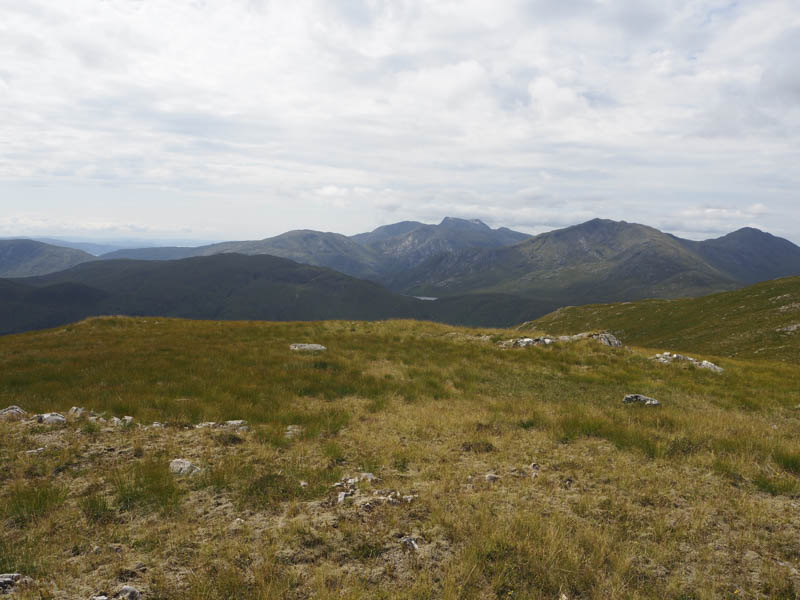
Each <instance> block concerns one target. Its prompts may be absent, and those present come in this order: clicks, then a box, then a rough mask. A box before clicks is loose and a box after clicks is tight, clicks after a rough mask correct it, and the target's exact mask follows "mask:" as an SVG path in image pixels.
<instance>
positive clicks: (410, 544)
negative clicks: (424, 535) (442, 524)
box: [400, 535, 419, 551]
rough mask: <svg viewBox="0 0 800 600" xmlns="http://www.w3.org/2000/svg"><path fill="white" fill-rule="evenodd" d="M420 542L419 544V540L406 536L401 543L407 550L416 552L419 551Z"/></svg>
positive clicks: (401, 539)
mask: <svg viewBox="0 0 800 600" xmlns="http://www.w3.org/2000/svg"><path fill="white" fill-rule="evenodd" d="M418 542H419V538H415V537H413V536H410V535H404V536H403V537H402V538H400V543H401V544H403V546H405V547H406V548H409V549H411V550H415V551H416V550H419V543H418Z"/></svg>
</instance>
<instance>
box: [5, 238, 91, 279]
mask: <svg viewBox="0 0 800 600" xmlns="http://www.w3.org/2000/svg"><path fill="white" fill-rule="evenodd" d="M90 260H95V257H94V256H92V255H91V254H89V253H88V252H84V251H82V250H76V249H74V248H63V247H61V246H53V245H51V244H45V243H42V242H35V241H33V240H0V277H28V276H31V275H44V274H47V273H54V272H56V271H62V270H64V269H69V268H70V267H73V266H75V265H78V264H80V263H83V262H87V261H90Z"/></svg>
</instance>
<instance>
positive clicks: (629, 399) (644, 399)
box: [622, 394, 661, 406]
mask: <svg viewBox="0 0 800 600" xmlns="http://www.w3.org/2000/svg"><path fill="white" fill-rule="evenodd" d="M622 401H623V402H624V403H625V404H644V405H645V406H661V402H659V401H658V400H656V399H655V398H651V397H650V396H644V395H642V394H628V395H627V396H625V397H624V398H623V399H622Z"/></svg>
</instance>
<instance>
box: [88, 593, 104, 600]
mask: <svg viewBox="0 0 800 600" xmlns="http://www.w3.org/2000/svg"><path fill="white" fill-rule="evenodd" d="M91 600H108V596H107V595H106V594H98V595H97V596H92V598H91Z"/></svg>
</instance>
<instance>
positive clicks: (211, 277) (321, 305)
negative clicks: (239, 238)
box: [0, 253, 555, 333]
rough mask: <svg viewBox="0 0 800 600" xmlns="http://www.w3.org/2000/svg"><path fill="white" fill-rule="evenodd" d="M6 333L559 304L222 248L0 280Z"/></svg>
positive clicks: (511, 316)
mask: <svg viewBox="0 0 800 600" xmlns="http://www.w3.org/2000/svg"><path fill="white" fill-rule="evenodd" d="M2 289H8V290H9V292H8V293H7V294H3V295H0V333H9V332H17V331H25V330H28V329H36V328H42V327H51V326H55V325H59V324H62V323H66V322H69V321H75V320H77V319H81V318H84V317H87V316H93V315H109V314H123V315H153V316H162V317H169V316H173V317H186V318H194V319H237V320H238V319H260V320H272V321H286V320H317V319H361V320H372V319H388V318H408V317H414V318H420V319H428V320H444V321H447V322H451V323H469V324H489V325H497V326H502V325H509V324H512V323H514V322H519V321H520V320H524V319H530V318H535V317H536V316H539V315H542V314H545V313H546V312H548V311H549V310H552V309H553V308H555V306H554V305H552V304H547V303H542V302H536V301H531V300H527V299H522V298H514V297H502V298H499V299H498V298H495V297H492V298H487V297H485V296H482V295H473V296H469V297H466V298H464V299H459V298H452V299H448V300H447V301H445V302H438V301H437V302H426V301H422V300H417V299H415V298H411V297H409V296H403V295H400V294H396V293H393V292H390V291H389V290H387V289H385V288H383V287H381V286H380V285H378V284H376V283H373V282H370V281H364V280H360V279H356V278H353V277H349V276H347V275H343V274H341V273H339V272H337V271H334V270H331V269H326V268H321V267H314V266H310V265H303V264H299V263H296V262H293V261H291V260H287V259H283V258H278V257H275V256H269V255H254V256H245V255H241V254H232V253H226V254H217V255H212V256H207V257H194V258H188V259H182V260H177V261H132V260H117V261H94V262H89V263H86V264H82V265H79V266H78V267H75V268H73V269H69V270H67V271H61V272H58V273H53V274H50V275H47V276H41V277H33V278H25V279H17V280H11V281H9V280H0V291H2Z"/></svg>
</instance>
